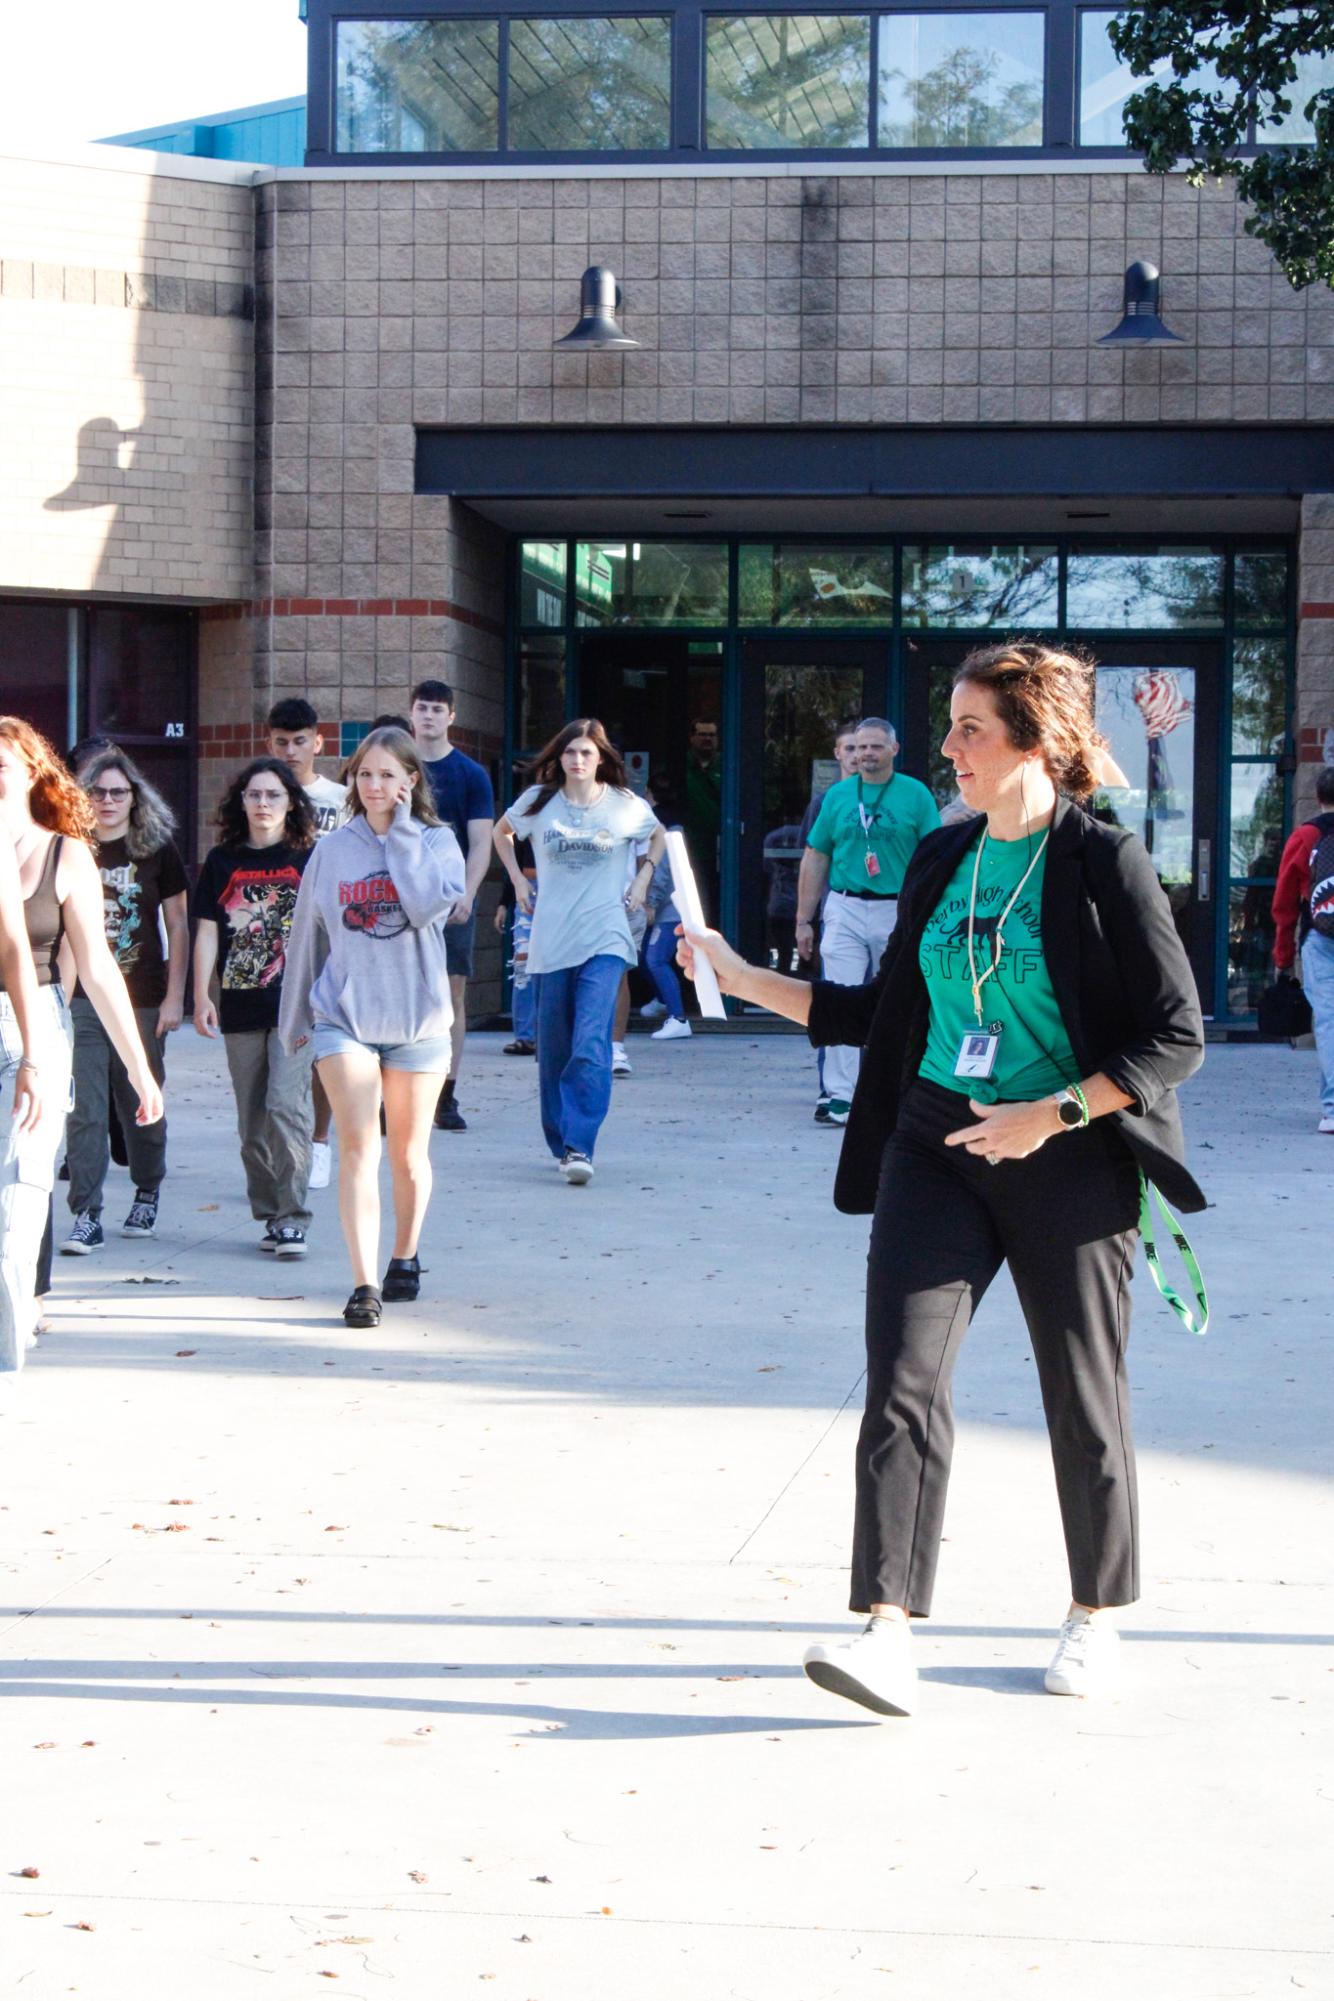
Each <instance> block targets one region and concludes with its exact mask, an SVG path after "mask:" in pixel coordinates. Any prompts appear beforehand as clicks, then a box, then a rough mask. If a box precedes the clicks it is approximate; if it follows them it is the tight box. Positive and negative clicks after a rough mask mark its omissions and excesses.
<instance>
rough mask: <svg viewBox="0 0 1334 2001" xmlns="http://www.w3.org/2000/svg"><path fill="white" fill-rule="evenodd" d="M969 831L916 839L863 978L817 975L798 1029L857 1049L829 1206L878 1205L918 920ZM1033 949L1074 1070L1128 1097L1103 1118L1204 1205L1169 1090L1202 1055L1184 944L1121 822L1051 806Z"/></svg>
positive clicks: (918, 976)
mask: <svg viewBox="0 0 1334 2001" xmlns="http://www.w3.org/2000/svg"><path fill="white" fill-rule="evenodd" d="M976 832H977V822H976V820H972V821H968V822H965V823H959V824H956V825H954V826H949V827H941V828H939V829H938V830H937V831H936V832H935V833H932V834H928V835H927V836H926V838H925V839H924V840H923V841H921V842H920V843H919V845H918V847H917V850H916V852H915V853H914V855H913V858H912V860H911V862H910V863H909V864H908V872H907V874H906V875H905V877H904V879H903V889H902V891H901V893H900V896H899V915H898V923H897V925H896V927H895V929H894V932H893V935H892V936H891V938H890V941H889V944H888V945H887V946H886V948H885V955H884V957H883V959H882V960H881V962H880V971H879V972H878V973H877V975H876V977H875V979H874V980H873V981H872V982H871V983H870V985H869V986H865V987H841V986H835V985H834V984H833V982H832V981H829V980H817V981H816V982H815V984H814V986H813V987H812V990H811V1013H810V1022H809V1030H808V1032H809V1034H810V1038H811V1041H812V1042H813V1043H814V1044H815V1045H816V1047H817V1048H819V1047H822V1046H828V1045H829V1044H830V1043H836V1042H844V1043H853V1044H856V1045H859V1046H861V1047H862V1048H863V1051H864V1053H863V1056H862V1064H861V1075H860V1077H859V1078H858V1081H857V1089H856V1092H855V1094H854V1096H853V1101H852V1111H851V1113H850V1114H849V1117H848V1124H847V1130H846V1132H845V1133H844V1136H843V1150H842V1154H841V1156H840V1158H839V1164H838V1176H837V1179H836V1181H835V1183H834V1201H835V1203H836V1204H837V1206H838V1207H839V1208H840V1209H842V1210H844V1211H845V1212H846V1213H848V1214H849V1215H865V1214H867V1213H869V1212H870V1211H871V1210H872V1209H874V1207H875V1196H876V1188H877V1186H878V1185H879V1180H880V1163H881V1157H882V1155H883V1153H884V1150H885V1143H886V1141H887V1140H888V1138H889V1136H890V1134H891V1133H892V1132H893V1130H894V1127H895V1124H896V1122H897V1119H898V1106H899V1098H900V1096H901V1094H902V1093H903V1091H904V1090H906V1089H907V1087H908V1085H909V1084H910V1083H911V1082H912V1081H913V1079H914V1078H915V1077H916V1075H917V1072H918V1068H919V1066H920V1064H921V1061H922V1056H923V1053H924V1051H925V1049H926V1031H927V989H926V981H925V979H924V978H923V977H922V970H921V965H920V963H919V959H918V952H919V948H920V945H921V940H922V932H923V930H924V929H925V927H926V922H927V919H928V918H929V917H930V915H931V913H932V911H933V910H934V909H935V907H936V905H937V904H938V903H939V901H940V899H941V897H942V895H943V894H944V891H945V886H946V884H947V883H948V881H949V879H950V877H951V876H952V875H953V873H954V871H955V869H956V868H957V867H958V865H959V862H960V860H961V859H962V857H963V855H964V853H965V852H966V850H967V848H968V846H969V844H970V842H971V841H972V839H973V837H974V835H975V834H976ZM1042 944H1043V950H1044V952H1045V953H1046V959H1047V971H1048V973H1049V974H1050V976H1051V983H1052V988H1053V990H1054V992H1055V995H1056V1002H1057V1006H1058V1007H1059V1008H1060V1011H1061V1019H1062V1021H1063V1022H1064V1023H1065V1031H1066V1034H1067V1035H1068V1036H1069V1038H1070V1047H1071V1048H1072V1049H1073V1050H1074V1053H1075V1059H1076V1061H1077V1062H1078V1064H1079V1073H1080V1075H1081V1077H1089V1076H1092V1075H1093V1074H1094V1072H1095V1071H1098V1070H1103V1071H1105V1072H1106V1073H1107V1075H1108V1076H1109V1077H1110V1078H1111V1080H1112V1082H1113V1083H1114V1084H1117V1085H1119V1087H1120V1088H1121V1090H1123V1091H1124V1092H1125V1094H1126V1096H1127V1097H1128V1098H1130V1099H1131V1100H1132V1103H1131V1104H1130V1105H1129V1106H1128V1107H1127V1108H1126V1109H1125V1110H1124V1111H1120V1112H1114V1113H1112V1114H1111V1120H1112V1123H1113V1124H1114V1125H1115V1127H1116V1129H1117V1131H1118V1132H1119V1133H1120V1135H1121V1137H1122V1138H1123V1139H1124V1140H1125V1142H1126V1144H1127V1146H1128V1147H1129V1148H1130V1151H1131V1152H1132V1153H1133V1154H1134V1156H1135V1158H1136V1160H1137V1161H1138V1162H1139V1165H1140V1166H1141V1167H1142V1168H1143V1170H1144V1173H1145V1175H1146V1176H1147V1178H1148V1179H1149V1180H1150V1181H1153V1182H1156V1183H1157V1185H1158V1187H1159V1188H1160V1189H1161V1191H1162V1193H1163V1195H1164V1197H1165V1198H1166V1200H1167V1201H1168V1202H1170V1203H1172V1204H1174V1205H1175V1207H1177V1208H1179V1209H1184V1210H1187V1211H1190V1210H1196V1209H1203V1208H1205V1207H1206V1202H1205V1197H1204V1195H1203V1194H1202V1193H1201V1191H1200V1188H1199V1185H1198V1183H1197V1182H1196V1181H1195V1179H1194V1177H1193V1175H1192V1174H1191V1173H1190V1170H1189V1169H1188V1168H1187V1166H1186V1143H1185V1136H1184V1134H1183V1133H1182V1130H1181V1114H1180V1111H1179V1110H1178V1108H1177V1096H1176V1087H1177V1085H1178V1084H1181V1083H1184V1081H1185V1079H1186V1078H1187V1077H1189V1076H1190V1075H1191V1074H1192V1073H1193V1072H1194V1071H1196V1070H1198V1068H1199V1066H1200V1064H1201V1063H1202V1062H1203V1060H1204V1024H1203V1022H1202V1020H1201V1018H1200V1005H1199V1001H1198V999H1197V997H1196V992H1195V980H1194V977H1193V975H1192V973H1191V970H1190V964H1189V961H1188V960H1187V958H1186V954H1185V951H1184V949H1183V948H1182V944H1181V940H1180V939H1179V938H1178V936H1177V931H1176V926H1175V924H1174V923H1173V921H1172V912H1171V909H1170V907H1169V905H1168V901H1167V897H1166V895H1165V894H1164V892H1163V888H1162V885H1161V883H1160V882H1159V880H1158V877H1157V875H1156V874H1155V872H1154V867H1153V863H1152V861H1151V860H1150V859H1149V855H1148V853H1147V851H1146V849H1145V848H1144V847H1143V845H1142V844H1141V842H1139V841H1138V840H1136V838H1135V836H1134V835H1133V834H1131V833H1128V832H1127V831H1126V830H1125V829H1124V828H1121V827H1108V826H1104V825H1103V823H1102V822H1101V821H1098V820H1094V819H1091V818H1090V816H1089V815H1088V814H1087V813H1085V812H1084V811H1083V809H1082V808H1081V807H1079V806H1076V805H1073V804H1072V803H1071V802H1070V801H1069V800H1068V799H1061V800H1059V801H1058V802H1057V807H1056V815H1055V818H1054V820H1053V821H1052V829H1051V841H1050V843H1049V845H1048V848H1047V859H1046V872H1045V875H1044V878H1043V885H1042Z"/></svg>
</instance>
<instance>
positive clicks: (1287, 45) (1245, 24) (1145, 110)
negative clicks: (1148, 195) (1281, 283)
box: [1108, 0, 1334, 291]
mask: <svg viewBox="0 0 1334 2001" xmlns="http://www.w3.org/2000/svg"><path fill="white" fill-rule="evenodd" d="M1108 33H1109V38H1110V41H1111V45H1112V47H1113V49H1114V50H1115V51H1116V54H1117V55H1118V56H1119V57H1120V58H1121V60H1122V61H1123V62H1126V63H1128V64H1129V65H1130V67H1131V69H1132V70H1133V71H1134V73H1135V74H1136V75H1137V76H1143V77H1147V76H1149V75H1150V73H1151V72H1152V71H1153V70H1154V69H1155V68H1156V67H1158V66H1159V65H1160V64H1163V63H1169V64H1170V66H1171V71H1170V75H1169V74H1168V73H1167V72H1166V71H1164V72H1163V76H1162V80H1160V81H1154V82H1149V83H1146V84H1145V86H1144V88H1143V89H1142V90H1139V91H1137V92H1136V93H1135V95H1134V96H1133V97H1131V98H1130V99H1128V101H1127V103H1126V107H1125V135H1126V140H1127V143H1128V144H1129V145H1131V146H1133V147H1135V148H1136V149H1137V151H1139V152H1140V153H1142V154H1143V156H1144V163H1145V165H1146V167H1147V168H1148V169H1149V172H1150V173H1155V174H1164V173H1167V172H1169V171H1170V169H1172V168H1173V167H1175V166H1176V164H1177V162H1178V161H1179V160H1186V161H1188V162H1189V179H1190V181H1191V183H1192V184H1193V185H1194V186H1196V187H1198V186H1199V185H1200V184H1201V183H1202V182H1203V181H1205V180H1206V179H1210V178H1220V179H1230V180H1233V181H1235V182H1236V186H1237V193H1238V195H1239V196H1240V197H1241V198H1242V200H1244V201H1245V202H1246V203H1248V205H1249V207H1250V211H1251V213H1250V214H1249V215H1248V216H1247V217H1246V222H1245V228H1246V231H1247V234H1248V235H1250V236H1254V237H1258V238H1259V240H1260V242H1262V243H1265V244H1267V245H1268V246H1269V248H1270V250H1271V251H1272V252H1273V254H1274V256H1275V258H1276V259H1277V260H1278V263H1279V265H1280V266H1281V267H1282V270H1283V272H1284V275H1285V276H1286V277H1287V279H1288V282H1289V283H1290V284H1291V285H1292V286H1293V287H1294V288H1295V289H1296V290H1298V291H1302V290H1304V289H1305V287H1306V286H1308V285H1313V284H1316V283H1323V284H1326V285H1331V286H1334V83H1327V84H1325V85H1324V86H1323V87H1320V86H1319V83H1318V81H1316V80H1315V79H1316V78H1317V74H1318V66H1319V62H1320V59H1321V58H1328V57H1330V56H1331V55H1334V0H1309V4H1306V5H1302V6H1297V7H1291V8H1287V9H1284V10H1283V11H1279V10H1278V9H1277V8H1275V7H1274V6H1273V5H1272V4H1267V0H1172V4H1171V5H1166V6H1164V5H1149V6H1139V7H1131V8H1129V9H1127V11H1126V12H1125V13H1124V14H1122V15H1121V16H1120V17H1119V19H1117V20H1115V21H1113V22H1112V24H1111V26H1110V28H1109V30H1108ZM1208 66H1212V71H1213V75H1211V76H1210V77H1208V78H1207V79H1203V78H1202V75H1201V73H1202V72H1203V71H1204V70H1205V69H1206V67H1208ZM1293 113H1295V114H1296V115H1297V116H1298V117H1305V118H1306V119H1307V120H1309V122H1310V124H1311V126H1312V129H1313V133H1314V137H1313V139H1312V140H1311V141H1309V142H1306V143H1302V144H1298V145H1291V144H1283V145H1278V144H1274V143H1272V134H1273V132H1274V129H1275V128H1276V127H1281V126H1282V124H1283V122H1284V121H1285V120H1286V119H1287V118H1288V117H1289V116H1290V115H1291V114H1293ZM1267 133H1268V134H1270V135H1271V137H1270V138H1269V139H1267V138H1266V134H1267ZM1254 145H1259V146H1261V147H1263V148H1264V150H1263V151H1260V152H1258V153H1256V154H1254V155H1253V157H1251V158H1243V157H1242V154H1243V153H1244V152H1245V150H1246V149H1247V148H1249V147H1251V146H1254Z"/></svg>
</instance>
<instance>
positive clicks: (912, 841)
mask: <svg viewBox="0 0 1334 2001" xmlns="http://www.w3.org/2000/svg"><path fill="white" fill-rule="evenodd" d="M859 783H860V785H861V799H860V805H861V807H862V810H863V811H864V812H865V814H866V826H865V828H863V826H862V816H861V813H860V812H859V811H858V804H859V802H858V796H857V787H858V784H859ZM939 825H940V814H939V813H938V812H937V811H936V802H935V800H934V799H933V798H932V797H931V794H930V793H929V792H928V790H927V788H926V786H925V785H923V784H921V783H920V781H919V780H918V779H916V778H909V777H908V775H907V773H906V772H903V771H896V772H895V773H894V776H893V777H892V778H888V779H886V781H885V783H884V784H883V785H868V784H867V782H866V780H865V779H861V780H860V781H859V780H858V779H856V778H840V779H839V781H838V783H837V785H831V786H830V788H829V790H828V791H827V792H826V793H825V795H824V800H823V802H822V804H821V806H820V810H819V812H818V813H817V814H816V816H815V825H814V826H813V827H812V828H811V830H810V832H809V834H807V836H806V845H807V846H808V847H811V848H815V849H816V850H817V852H818V853H820V854H822V855H828V857H829V887H830V888H831V889H839V890H850V889H869V890H871V891H873V892H874V894H875V895H877V896H897V895H898V893H899V891H900V890H901V889H902V887H903V876H904V871H905V870H906V868H907V866H908V863H909V862H910V861H911V860H912V853H913V849H914V848H915V847H916V846H917V843H918V842H919V841H920V840H921V838H922V836H923V834H929V833H931V832H933V830H934V829H935V828H936V827H938V826H939ZM868 849H869V850H870V851H871V853H872V854H873V855H874V856H875V858H876V860H877V861H878V862H879V864H880V869H879V873H878V874H876V875H868V874H867V870H866V854H867V850H868Z"/></svg>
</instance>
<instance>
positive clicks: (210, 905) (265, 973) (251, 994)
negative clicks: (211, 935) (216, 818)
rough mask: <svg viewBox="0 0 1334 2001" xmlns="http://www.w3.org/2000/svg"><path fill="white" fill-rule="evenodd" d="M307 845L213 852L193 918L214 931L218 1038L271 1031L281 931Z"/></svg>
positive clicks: (283, 944) (283, 957)
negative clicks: (250, 1032)
mask: <svg viewBox="0 0 1334 2001" xmlns="http://www.w3.org/2000/svg"><path fill="white" fill-rule="evenodd" d="M311 852H312V851H311V850H310V849H309V848H289V847H287V846H286V845H285V844H284V843H282V842H279V844H278V845H277V846H276V847H272V848H250V847H241V848H213V849H212V850H211V851H210V853H209V856H208V859H207V860H206V861H205V863H204V866H203V868H202V869H201V870H200V872H199V882H198V884H197V886H196V889H195V916H196V918H207V919H208V920H209V922H210V923H213V924H216V925H217V927H218V986H219V988H220V990H221V992H220V998H219V1004H218V1019H219V1022H220V1024H221V1027H222V1032H223V1034H224V1035H239V1034H243V1033H244V1032H245V1031H246V1030H248V1029H256V1028H263V1029H268V1028H276V1027H277V1026H278V1003H279V1001H280V999H281V997H282V984H283V968H284V966H285V964H286V961H287V934H288V932H289V931H290V930H291V928H292V913H293V911H294V910H295V909H296V899H297V892H298V891H299V890H300V888H301V877H302V874H303V873H304V870H305V867H306V863H307V862H308V861H309V860H310V857H311Z"/></svg>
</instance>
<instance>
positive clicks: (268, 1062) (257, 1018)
mask: <svg viewBox="0 0 1334 2001" xmlns="http://www.w3.org/2000/svg"><path fill="white" fill-rule="evenodd" d="M217 823H218V830H219V832H220V834H221V835H222V839H221V840H220V842H219V843H218V845H217V847H215V848H212V849H210V851H209V853H208V856H207V857H206V859H205V862H204V866H203V868H202V869H201V870H200V872H199V881H198V883H197V885H196V887H195V904H194V908H195V918H196V921H197V924H198V930H197V932H196V934H195V1014H194V1021H195V1028H196V1030H197V1031H198V1033H199V1034H200V1035H205V1036H208V1037H209V1038H210V1039H211V1038H212V1037H213V1036H215V1035H217V1034H218V1033H219V1031H221V1034H222V1046H223V1048H224V1050H225V1051H226V1054H227V1068H228V1070H229V1072H230V1073H231V1080H232V1091H233V1093H234V1095H235V1098H236V1125H237V1131H238V1133H239V1134H240V1139H241V1160H242V1163H243V1165H244V1167H245V1178H246V1193H247V1195H248V1196H249V1197H250V1213H251V1214H252V1215H253V1216H254V1218H255V1220H256V1221H257V1222H260V1223H263V1225H264V1234H263V1236H262V1237H261V1238H260V1240H259V1248H260V1250H261V1251H269V1252H272V1253H273V1254H274V1255H275V1256H277V1257H280V1258H303V1257H304V1256H305V1255H306V1230H307V1228H308V1227H309V1224H310V1210H309V1209H308V1208H307V1206H306V1191H307V1187H308V1184H309V1180H310V1135H311V1098H310V1051H309V1049H297V1050H295V1051H292V1052H289V1051H287V1050H286V1049H284V1048H283V1046H282V1043H281V1042H280V1041H279V1038H278V1007H279V1002H280V1000H281V998H282V990H283V973H284V969H285V967H286V963H287V939H288V933H289V932H290V930H291V928H292V916H293V913H294V911H295V910H296V899H297V892H298V891H299V889H300V887H301V877H302V875H303V873H304V871H305V868H306V864H307V863H308V862H309V860H310V856H311V849H312V847H313V845H314V841H315V816H314V813H313V812H312V810H311V805H310V801H309V800H308V799H307V797H306V795H305V793H304V791H303V790H302V788H301V786H300V784H299V783H298V781H297V779H296V777H295V775H294V774H293V772H292V771H291V769H290V768H289V766H287V765H286V764H284V763H282V762H281V761H280V760H279V759H278V758H276V757H257V758H255V759H254V760H253V761H252V762H251V763H250V764H248V765H246V767H245V769H244V771H241V772H238V774H237V776H236V777H235V778H234V779H233V780H232V782H231V784H230V785H229V786H228V787H227V790H226V791H225V792H224V793H223V795H222V800H221V802H220V804H219V806H218V822H217ZM215 972H216V973H217V975H218V999H217V1002H216V1004H215V1003H214V1000H213V998H212V995H211V993H210V984H211V982H212V979H213V975H214V973H215Z"/></svg>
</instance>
